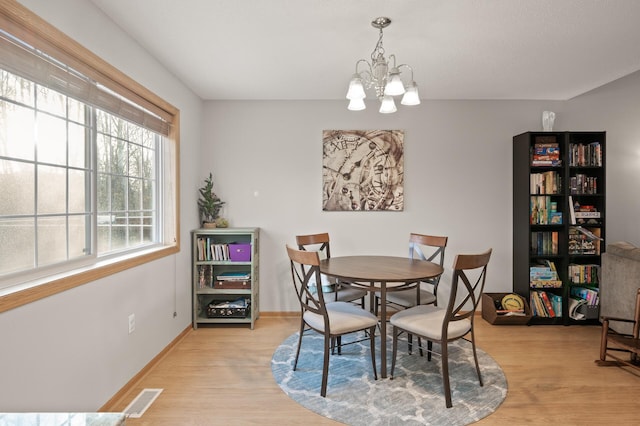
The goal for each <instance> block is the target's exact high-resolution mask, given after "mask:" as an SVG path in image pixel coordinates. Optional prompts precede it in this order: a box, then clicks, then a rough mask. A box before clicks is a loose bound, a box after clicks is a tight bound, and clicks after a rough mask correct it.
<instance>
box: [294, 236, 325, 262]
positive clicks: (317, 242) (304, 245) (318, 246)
mask: <svg viewBox="0 0 640 426" xmlns="http://www.w3.org/2000/svg"><path fill="white" fill-rule="evenodd" d="M296 244H298V250H309V249H310V246H314V248H313V249H314V251H317V252H319V253H321V254H322V256H324V258H325V259H328V258H330V257H331V247H330V245H329V234H328V233H327V232H323V233H320V234H309V235H296Z"/></svg>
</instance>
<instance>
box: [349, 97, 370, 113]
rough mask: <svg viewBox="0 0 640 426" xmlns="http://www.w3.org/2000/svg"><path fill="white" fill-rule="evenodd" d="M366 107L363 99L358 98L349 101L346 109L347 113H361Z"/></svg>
mask: <svg viewBox="0 0 640 426" xmlns="http://www.w3.org/2000/svg"><path fill="white" fill-rule="evenodd" d="M366 107H367V106H366V105H365V104H364V99H362V98H360V99H351V100H350V101H349V106H348V107H347V109H348V110H349V111H362V110H363V109H365V108H366Z"/></svg>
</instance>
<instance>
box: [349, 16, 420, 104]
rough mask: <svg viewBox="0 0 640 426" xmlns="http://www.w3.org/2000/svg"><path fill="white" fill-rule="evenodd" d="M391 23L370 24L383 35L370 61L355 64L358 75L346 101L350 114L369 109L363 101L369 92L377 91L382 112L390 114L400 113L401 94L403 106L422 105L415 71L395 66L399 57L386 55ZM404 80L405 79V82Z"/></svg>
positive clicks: (379, 19) (352, 79) (383, 20)
mask: <svg viewBox="0 0 640 426" xmlns="http://www.w3.org/2000/svg"><path fill="white" fill-rule="evenodd" d="M389 24H391V19H389V18H386V17H384V16H383V17H380V18H376V19H374V20H373V21H371V25H372V26H373V27H374V28H378V29H379V30H380V36H379V38H378V43H377V44H376V47H375V49H373V52H371V62H369V61H367V60H366V59H359V60H358V61H357V62H356V72H355V73H354V74H353V75H352V76H351V81H350V82H349V89H348V90H347V99H348V100H349V106H348V107H347V108H348V109H349V110H351V111H361V110H363V109H365V108H366V107H367V106H366V104H365V102H364V100H365V98H366V97H367V94H366V90H368V89H372V88H373V89H374V91H375V94H376V97H377V98H378V100H379V101H380V110H379V112H381V113H383V114H389V113H393V112H396V111H397V108H396V103H395V100H394V96H400V95H402V100H401V101H400V103H401V104H402V105H408V106H412V105H419V104H420V96H419V95H418V85H417V84H416V82H415V81H413V68H411V67H410V66H409V65H407V64H401V65H396V56H395V55H389V58H388V59H387V58H385V56H384V53H385V52H384V47H383V46H382V37H383V34H382V30H383V29H384V28H386V27H388V26H389ZM402 77H404V78H405V81H403V79H402Z"/></svg>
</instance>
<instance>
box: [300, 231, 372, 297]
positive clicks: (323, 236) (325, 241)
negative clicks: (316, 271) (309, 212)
mask: <svg viewBox="0 0 640 426" xmlns="http://www.w3.org/2000/svg"><path fill="white" fill-rule="evenodd" d="M296 244H297V245H298V250H306V251H309V250H314V251H317V252H318V254H319V256H321V258H323V259H328V258H330V257H331V245H330V241H329V233H327V232H323V233H319V234H308V235H296ZM320 279H321V282H322V288H324V289H327V288H330V289H331V291H333V294H332V295H331V297H332V298H333V301H336V302H338V301H339V302H358V301H359V304H360V306H361V307H362V308H364V300H365V297H366V295H367V292H366V291H365V290H360V289H357V288H353V287H349V286H348V285H345V284H342V283H340V282H338V280H337V279H334V278H329V277H327V276H326V275H324V274H320ZM318 291H320V287H318Z"/></svg>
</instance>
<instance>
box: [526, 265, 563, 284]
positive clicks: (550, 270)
mask: <svg viewBox="0 0 640 426" xmlns="http://www.w3.org/2000/svg"><path fill="white" fill-rule="evenodd" d="M529 287H531V288H561V287H562V280H560V278H559V277H558V272H557V271H556V266H555V264H554V263H553V262H551V261H545V264H544V265H539V266H531V267H529Z"/></svg>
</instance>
